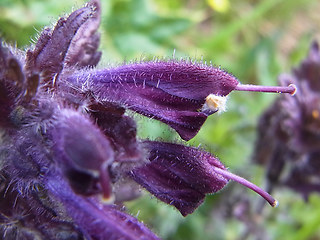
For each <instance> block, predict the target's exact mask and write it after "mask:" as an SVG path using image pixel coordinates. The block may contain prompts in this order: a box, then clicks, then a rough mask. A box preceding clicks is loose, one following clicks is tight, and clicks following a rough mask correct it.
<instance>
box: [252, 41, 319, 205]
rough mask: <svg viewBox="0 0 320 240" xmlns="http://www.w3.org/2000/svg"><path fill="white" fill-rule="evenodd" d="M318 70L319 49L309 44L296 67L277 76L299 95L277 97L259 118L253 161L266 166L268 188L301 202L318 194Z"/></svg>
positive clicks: (314, 44)
mask: <svg viewBox="0 0 320 240" xmlns="http://www.w3.org/2000/svg"><path fill="white" fill-rule="evenodd" d="M319 69H320V51H319V45H318V44H317V43H316V42H313V43H312V44H311V47H310V50H309V54H308V56H307V57H306V58H305V59H304V60H303V61H302V62H301V64H300V66H299V67H297V68H295V69H294V70H293V72H292V74H290V75H289V74H282V75H280V77H279V80H280V83H281V84H282V85H287V84H295V85H296V86H298V88H299V91H298V92H297V94H296V95H295V96H294V97H289V98H288V97H287V96H285V95H283V96H280V97H279V98H278V99H277V100H276V101H275V102H274V104H273V105H272V106H270V107H269V109H267V110H266V111H265V113H264V114H263V115H262V116H261V119H260V123H259V132H258V141H257V144H256V149H255V158H254V159H255V160H256V161H257V162H259V163H261V164H264V165H267V166H268V171H267V178H268V181H269V182H270V185H272V186H275V185H276V184H282V185H286V186H289V187H290V188H292V189H293V190H295V191H298V192H299V193H301V194H302V196H303V197H304V198H305V199H307V198H308V196H309V194H310V193H312V192H320V184H319V180H320V178H319V170H320V168H319V167H320V164H319V162H320V158H319V156H320V155H319V149H320V141H319V139H320V134H319V130H320V114H319V113H320V97H319V96H320V95H319V93H320V84H319V83H320V81H319V78H320V70H319ZM284 168H286V169H287V171H286V172H287V174H285V173H284ZM270 190H271V188H270Z"/></svg>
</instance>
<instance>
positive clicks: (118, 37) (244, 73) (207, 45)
mask: <svg viewBox="0 0 320 240" xmlns="http://www.w3.org/2000/svg"><path fill="white" fill-rule="evenodd" d="M84 2H85V1H82V0H77V1H62V0H55V1H53V0H48V1H39V0H29V1H24V0H1V2H0V34H1V37H2V38H3V39H4V40H5V41H6V42H8V43H11V44H16V45H17V46H18V47H24V46H27V45H29V43H30V40H31V39H29V36H32V35H33V36H35V37H36V34H37V32H39V31H40V30H41V29H42V28H43V27H44V26H46V25H50V24H52V23H54V22H55V20H56V19H57V18H58V17H59V16H60V14H61V12H66V13H67V12H70V9H71V8H72V7H73V6H74V7H78V6H80V5H82V4H83V3H84ZM228 5H229V6H228ZM223 6H224V7H223ZM102 9H103V12H102V27H101V28H100V29H102V33H101V34H102V41H101V48H102V49H103V52H104V55H103V57H104V58H103V59H102V64H104V65H107V64H109V63H111V62H112V63H114V62H122V61H124V60H131V59H138V60H139V59H141V58H143V59H151V58H153V57H154V56H156V57H162V56H165V57H171V56H172V55H173V54H174V55H175V57H188V56H190V57H191V58H194V59H203V60H204V61H207V62H208V63H209V62H210V61H212V62H213V64H216V65H221V66H223V67H225V68H227V70H228V72H232V73H233V74H234V75H235V76H236V77H238V78H239V80H240V81H242V82H243V83H255V84H263V85H275V84H276V81H277V76H278V75H279V74H280V73H282V72H288V71H289V69H291V68H292V67H293V66H296V65H298V63H299V62H300V61H301V60H302V59H303V58H305V56H306V55H307V52H308V49H309V45H310V43H311V41H312V40H316V39H317V40H318V41H319V39H320V30H319V29H320V15H319V14H318V12H319V11H320V3H319V2H318V1H316V0H309V1H303V0H297V1H289V0H261V1H254V0H246V1H245V0H241V1H231V0H229V1H227V0H225V1H217V0H208V1H196V0H175V1H171V0H161V1H157V0H152V1H150V0H108V1H107V0H105V1H102ZM35 37H34V38H35ZM174 50H175V51H174ZM274 98H275V96H270V95H266V94H254V93H253V94H248V93H246V94H241V93H238V94H234V95H233V94H232V95H231V96H230V100H229V103H228V111H227V112H225V113H224V114H222V115H220V116H215V117H211V118H209V119H208V120H207V122H206V124H205V126H204V127H203V129H202V130H201V131H200V132H199V134H198V135H197V137H195V138H194V139H193V140H191V141H190V142H189V144H190V145H194V146H198V145H199V144H201V145H202V147H203V148H205V149H207V150H209V151H211V152H214V153H215V154H216V155H217V156H218V157H219V156H223V162H224V163H226V164H227V165H228V166H230V167H231V168H233V169H237V173H239V174H241V175H243V176H246V177H247V178H249V179H250V180H252V181H253V182H255V183H257V184H260V183H259V182H257V181H259V179H263V176H264V174H265V170H264V168H262V167H260V166H256V165H254V164H252V162H251V156H252V150H253V146H254V139H255V135H256V134H255V133H256V125H257V122H258V116H259V115H260V114H261V113H262V111H264V109H265V108H266V107H267V106H268V105H270V104H271V102H272V99H274ZM137 118H138V119H139V122H140V123H141V126H143V127H141V126H140V127H139V126H138V127H139V130H138V133H139V135H140V136H141V137H143V138H145V137H149V138H151V139H158V138H159V139H165V140H174V139H177V136H176V135H175V133H174V132H172V131H171V130H169V129H168V128H167V127H166V126H164V125H163V124H160V123H157V122H153V121H150V120H146V119H145V118H142V117H137ZM150 133H151V134H150ZM231 146H232V147H231ZM250 163H251V165H250V167H248V166H249V165H248V164H250ZM244 166H246V167H244ZM260 185H263V184H260ZM243 191H246V190H245V189H242V188H237V189H236V188H233V185H232V184H230V186H229V187H228V188H226V189H225V190H224V193H223V194H220V195H215V196H212V197H209V198H207V199H206V203H205V204H204V205H203V206H201V207H200V209H199V210H197V211H196V212H195V213H194V214H193V215H192V216H189V217H187V218H183V217H181V216H180V215H179V213H178V212H176V211H174V210H173V209H172V208H170V207H167V206H165V205H164V204H160V203H159V202H158V201H157V200H154V201H150V195H146V196H145V197H144V198H142V199H139V200H137V201H135V202H133V203H132V202H131V203H130V204H128V206H127V207H128V208H129V209H130V211H131V213H132V214H139V215H138V218H139V219H140V220H143V221H144V222H146V223H147V225H149V226H151V227H153V229H154V230H155V231H156V232H157V233H158V234H159V235H160V236H161V237H163V238H164V239H246V238H249V239H258V238H259V236H260V238H261V239H284V238H286V239H319V238H320V230H318V226H319V225H320V217H319V216H320V197H319V195H318V194H311V195H310V196H309V201H308V202H307V203H305V202H304V201H303V199H302V198H300V196H298V195H297V194H295V193H294V192H291V191H290V190H288V189H285V188H284V189H281V192H280V191H278V190H277V189H275V192H274V194H275V197H276V198H277V199H278V200H279V202H280V207H279V208H278V209H276V210H275V209H268V208H265V209H263V211H261V212H260V213H259V211H257V208H258V207H259V203H257V202H256V201H254V200H253V199H256V198H255V197H254V198H252V199H251V195H247V194H243ZM150 202H151V203H150ZM222 202H223V203H224V205H222V204H221V203H222ZM225 203H227V204H225ZM234 216H236V217H237V218H238V219H236V218H235V217H234Z"/></svg>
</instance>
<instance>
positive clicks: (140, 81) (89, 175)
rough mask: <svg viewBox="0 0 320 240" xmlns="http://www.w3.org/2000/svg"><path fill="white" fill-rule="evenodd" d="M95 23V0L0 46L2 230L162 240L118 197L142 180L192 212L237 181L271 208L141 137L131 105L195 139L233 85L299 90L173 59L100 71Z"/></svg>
mask: <svg viewBox="0 0 320 240" xmlns="http://www.w3.org/2000/svg"><path fill="white" fill-rule="evenodd" d="M99 23H100V2H99V1H98V0H91V1H90V2H89V3H88V4H87V5H86V6H85V7H83V8H80V9H78V10H76V11H74V12H73V13H71V14H70V15H69V16H68V17H66V18H61V19H59V20H58V22H57V24H56V26H55V27H54V29H53V30H52V29H49V28H45V29H44V30H43V31H42V32H41V34H40V36H39V39H38V41H37V42H36V44H35V46H34V47H33V48H31V49H29V50H27V51H26V53H24V52H22V51H18V50H15V49H12V48H10V47H9V46H6V45H4V44H3V43H1V45H0V127H1V128H0V130H1V138H0V143H1V145H0V173H1V174H0V176H1V187H0V232H1V236H2V239H158V237H157V236H156V235H154V234H153V233H152V232H151V231H150V230H149V229H148V228H146V227H145V226H144V225H143V224H142V223H140V222H138V220H136V219H135V218H134V217H132V216H130V215H128V214H127V213H125V212H124V211H122V209H121V208H120V207H119V206H121V205H117V203H119V202H122V201H126V200H130V199H132V198H135V197H137V192H136V190H137V186H138V185H141V186H142V187H144V188H145V189H146V190H147V191H149V192H150V193H152V194H153V195H154V196H156V197H157V198H158V199H160V200H161V201H163V202H165V203H167V204H169V205H172V206H174V207H176V208H177V209H178V210H179V211H180V212H181V214H182V215H184V216H185V215H187V214H190V213H192V212H193V211H194V210H195V209H196V208H197V207H198V206H199V205H200V204H201V203H202V202H203V200H204V198H205V195H206V194H207V193H215V192H217V191H219V190H220V189H222V188H223V187H224V186H225V185H226V184H227V183H228V182H229V180H234V181H237V182H239V183H241V184H243V185H245V186H247V187H248V188H251V189H252V190H254V191H256V192H257V193H258V194H260V195H261V196H262V197H264V198H265V199H266V200H267V201H268V202H269V203H270V204H271V205H272V206H275V205H276V200H274V199H273V198H272V197H271V196H270V195H269V194H268V193H266V192H265V191H263V190H262V189H260V188H259V187H257V186H255V185H254V184H252V183H250V182H248V181H247V180H245V179H243V178H241V177H239V176H236V175H234V174H232V173H230V172H229V171H227V169H226V167H225V166H224V165H223V164H222V163H221V162H220V161H219V160H218V159H217V158H216V157H215V156H213V155H211V154H210V153H208V152H205V151H203V150H201V149H198V148H193V147H186V146H184V145H179V144H173V143H167V142H155V141H143V140H138V139H137V137H136V125H135V122H134V120H133V119H132V118H131V117H129V116H128V115H126V110H127V109H129V110H132V111H135V112H137V113H139V114H142V115H145V116H147V117H149V118H154V119H157V120H159V121H162V122H164V123H166V124H167V125H169V126H171V127H172V128H173V129H175V130H176V131H177V132H178V134H179V135H180V136H181V138H182V139H184V140H189V139H191V138H192V137H194V136H195V135H196V134H197V132H198V131H199V129H200V128H201V126H202V125H203V123H204V122H205V120H206V118H207V117H208V116H209V115H211V114H213V113H215V112H217V111H219V110H221V109H223V104H224V102H225V99H226V97H227V95H228V94H229V93H230V92H231V91H233V90H240V91H241V90H249V91H272V92H287V93H291V94H292V93H294V91H295V87H294V86H288V87H260V86H251V85H249V86H248V85H241V84H240V83H239V82H238V80H237V79H236V78H235V77H234V76H232V75H231V74H229V73H227V72H225V71H223V70H221V69H220V68H215V67H212V66H206V65H204V64H200V63H195V62H190V61H177V60H174V59H173V60H168V61H151V62H136V63H130V64H126V65H122V66H118V67H114V68H109V69H96V68H95V66H96V65H97V64H98V62H99V60H100V57H101V53H100V52H99V51H97V48H98V46H99V34H98V33H97V32H96V31H97V28H98V26H99ZM128 189H131V190H128Z"/></svg>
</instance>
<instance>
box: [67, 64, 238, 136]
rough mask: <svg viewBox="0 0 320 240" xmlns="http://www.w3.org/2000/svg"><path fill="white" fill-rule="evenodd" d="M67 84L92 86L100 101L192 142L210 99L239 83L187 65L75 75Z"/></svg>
mask: <svg viewBox="0 0 320 240" xmlns="http://www.w3.org/2000/svg"><path fill="white" fill-rule="evenodd" d="M67 81H68V82H71V83H73V84H75V85H77V84H78V85H80V86H86V85H89V86H91V88H92V89H90V90H92V91H93V93H94V94H95V95H96V97H97V98H98V99H100V100H102V101H106V102H115V103H119V104H121V105H125V106H126V107H127V108H129V109H131V110H134V111H136V112H138V113H140V114H143V115H145V116H147V117H150V118H155V119H157V120H160V121H162V122H164V123H166V124H168V125H169V126H171V127H172V128H174V129H175V130H176V131H177V132H178V133H179V134H180V136H181V138H183V139H185V140H189V139H191V138H192V137H194V136H195V135H196V134H197V132H198V131H199V129H200V127H201V126H202V124H203V123H204V121H205V120H206V118H207V116H208V115H209V114H212V113H214V112H215V111H211V112H210V111H207V110H206V111H204V112H202V111H201V109H202V107H203V105H204V103H205V100H206V97H207V96H208V95H209V94H214V95H219V96H226V95H228V94H229V93H230V92H231V91H232V90H233V89H234V88H235V87H236V86H237V85H238V83H239V82H238V81H237V79H236V78H235V77H233V76H232V75H231V74H228V73H226V72H225V71H223V70H221V69H218V68H214V67H209V66H205V65H202V64H197V63H191V62H186V61H175V60H172V61H168V62H164V61H157V62H143V63H133V64H129V65H124V66H119V67H117V68H113V69H105V70H100V71H92V72H82V73H80V74H76V75H71V76H69V77H68V78H67Z"/></svg>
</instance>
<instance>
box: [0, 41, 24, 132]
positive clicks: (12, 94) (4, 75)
mask: <svg viewBox="0 0 320 240" xmlns="http://www.w3.org/2000/svg"><path fill="white" fill-rule="evenodd" d="M24 84H25V77H24V75H23V71H22V66H21V64H20V63H19V61H18V60H17V59H16V58H15V57H14V55H13V54H12V53H11V51H10V50H9V48H6V47H4V46H2V41H1V39H0V126H10V125H11V123H10V119H9V118H10V113H11V112H12V111H13V109H14V108H15V105H16V103H17V102H18V99H19V97H20V96H21V94H22V93H23V90H24Z"/></svg>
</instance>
